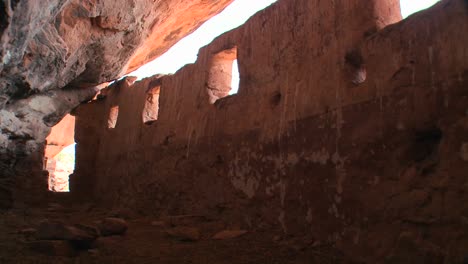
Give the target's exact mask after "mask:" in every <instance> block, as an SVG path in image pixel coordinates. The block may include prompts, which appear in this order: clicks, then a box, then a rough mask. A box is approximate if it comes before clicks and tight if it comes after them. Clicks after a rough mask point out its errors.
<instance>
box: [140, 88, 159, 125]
mask: <svg viewBox="0 0 468 264" xmlns="http://www.w3.org/2000/svg"><path fill="white" fill-rule="evenodd" d="M159 92H160V86H157V87H154V88H151V89H150V90H149V91H148V93H147V94H146V102H145V108H144V109H143V123H145V124H148V125H149V124H151V123H153V122H154V121H156V120H158V112H159Z"/></svg>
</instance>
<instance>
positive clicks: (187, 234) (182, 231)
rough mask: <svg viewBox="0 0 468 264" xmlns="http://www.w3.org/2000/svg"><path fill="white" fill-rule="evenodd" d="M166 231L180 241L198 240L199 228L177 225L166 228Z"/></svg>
mask: <svg viewBox="0 0 468 264" xmlns="http://www.w3.org/2000/svg"><path fill="white" fill-rule="evenodd" d="M166 233H167V234H168V235H169V236H170V237H173V238H175V239H177V240H180V241H187V242H193V241H198V240H200V230H198V228H195V227H187V226H177V227H174V228H171V229H169V230H167V231H166Z"/></svg>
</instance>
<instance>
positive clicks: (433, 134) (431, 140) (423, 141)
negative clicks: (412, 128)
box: [409, 127, 443, 162]
mask: <svg viewBox="0 0 468 264" xmlns="http://www.w3.org/2000/svg"><path fill="white" fill-rule="evenodd" d="M442 136H443V134H442V130H440V129H439V128H437V127H431V128H428V129H425V130H420V131H417V132H416V133H415V135H414V140H413V144H412V146H411V148H410V150H409V155H410V158H411V159H412V160H413V161H415V162H422V161H425V160H427V159H428V158H430V157H431V156H433V154H434V153H435V152H436V150H437V147H438V146H439V143H440V141H441V139H442Z"/></svg>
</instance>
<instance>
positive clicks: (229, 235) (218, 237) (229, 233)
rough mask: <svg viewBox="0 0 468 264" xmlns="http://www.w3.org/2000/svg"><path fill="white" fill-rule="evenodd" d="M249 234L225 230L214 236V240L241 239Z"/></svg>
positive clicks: (241, 231) (242, 231)
mask: <svg viewBox="0 0 468 264" xmlns="http://www.w3.org/2000/svg"><path fill="white" fill-rule="evenodd" d="M245 234H247V231H246V230H223V231H220V232H218V233H216V234H214V235H213V237H212V238H213V239H216V240H223V239H232V238H236V237H240V236H243V235H245Z"/></svg>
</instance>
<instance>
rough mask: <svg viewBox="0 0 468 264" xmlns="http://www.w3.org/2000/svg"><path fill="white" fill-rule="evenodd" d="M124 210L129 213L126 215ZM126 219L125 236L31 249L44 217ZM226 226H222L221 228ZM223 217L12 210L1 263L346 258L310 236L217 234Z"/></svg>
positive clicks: (1, 229) (1, 228) (4, 220)
mask: <svg viewBox="0 0 468 264" xmlns="http://www.w3.org/2000/svg"><path fill="white" fill-rule="evenodd" d="M125 214H126V215H125ZM109 216H118V217H122V218H126V220H127V223H128V230H127V232H126V233H125V234H124V235H122V236H110V237H100V238H98V239H97V240H96V241H95V243H94V244H93V247H92V248H90V249H82V250H79V252H78V253H77V254H76V255H75V256H72V257H59V256H51V255H54V254H59V255H60V254H62V253H63V252H62V251H61V250H60V249H57V250H55V251H56V252H55V251H53V253H52V254H51V253H47V252H41V250H37V249H36V250H33V249H31V246H30V245H31V243H33V242H34V241H37V239H36V237H35V234H34V231H35V230H36V228H37V227H38V225H39V223H40V222H41V221H44V220H59V221H62V222H65V223H69V224H77V223H78V224H85V225H90V226H93V225H96V223H97V221H99V220H100V219H102V218H104V217H109ZM180 226H184V227H188V228H189V229H190V230H194V229H196V230H197V231H198V232H199V234H200V237H199V238H198V239H195V241H184V240H186V239H181V237H177V236H174V235H172V236H171V235H169V233H171V230H174V229H177V228H179V227H180ZM223 228H224V229H223ZM225 228H226V225H225V224H224V223H222V222H220V221H219V220H216V219H210V218H208V217H205V216H170V217H164V218H160V219H158V218H157V217H148V216H145V217H143V216H135V215H132V214H131V213H125V212H124V213H122V212H120V213H116V212H109V211H106V210H102V209H95V208H92V207H91V206H89V205H82V206H80V207H79V208H68V209H67V208H65V207H62V206H61V205H58V204H49V205H48V206H47V207H46V208H36V209H28V210H18V209H17V210H12V211H9V212H4V213H1V214H0V234H1V239H0V263H74V264H75V263H164V264H172V263H173V264H181V263H194V264H195V263H199V264H209V263H220V264H222V263H226V264H235V263H239V264H241V263H242V264H244V263H245V264H247V263H269V264H270V263H271V264H274V263H278V264H287V263H307V264H311V263H343V262H344V261H343V259H342V258H341V255H340V253H339V252H338V251H337V250H336V249H334V248H333V247H332V246H330V245H324V244H320V243H317V242H310V241H307V239H300V238H294V239H293V238H288V237H285V236H284V235H280V232H273V233H272V232H266V231H260V230H259V231H252V230H245V231H247V233H245V234H243V235H241V236H238V237H234V238H225V239H220V240H217V239H213V235H214V234H216V233H217V232H219V231H222V230H225Z"/></svg>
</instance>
